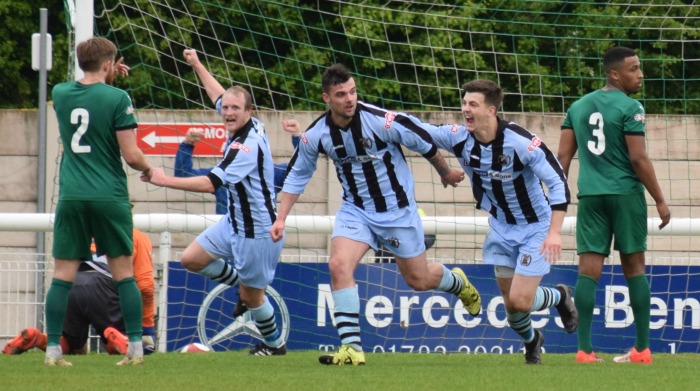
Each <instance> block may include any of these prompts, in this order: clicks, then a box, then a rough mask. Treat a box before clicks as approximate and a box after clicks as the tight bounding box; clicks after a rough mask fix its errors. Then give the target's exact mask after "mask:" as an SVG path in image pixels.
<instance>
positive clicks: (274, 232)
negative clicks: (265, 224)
mask: <svg viewBox="0 0 700 391" xmlns="http://www.w3.org/2000/svg"><path fill="white" fill-rule="evenodd" d="M283 236H284V220H282V219H279V218H278V219H277V220H275V223H274V224H272V227H271V228H270V237H271V238H272V241H273V242H279V241H280V239H282V237H283Z"/></svg>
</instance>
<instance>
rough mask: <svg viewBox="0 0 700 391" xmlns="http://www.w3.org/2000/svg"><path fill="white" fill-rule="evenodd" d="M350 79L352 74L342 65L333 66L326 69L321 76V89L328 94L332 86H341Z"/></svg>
mask: <svg viewBox="0 0 700 391" xmlns="http://www.w3.org/2000/svg"><path fill="white" fill-rule="evenodd" d="M350 78H352V74H351V73H350V71H349V70H348V68H346V67H345V65H343V64H333V65H331V66H329V67H328V68H326V70H325V71H324V72H323V76H321V88H322V89H323V92H325V93H328V91H329V90H330V88H331V87H332V86H334V85H338V84H343V83H345V82H347V81H348V80H350Z"/></svg>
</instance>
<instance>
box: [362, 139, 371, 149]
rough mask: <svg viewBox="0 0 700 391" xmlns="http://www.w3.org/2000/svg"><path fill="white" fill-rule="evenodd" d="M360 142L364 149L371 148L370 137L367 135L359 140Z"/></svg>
mask: <svg viewBox="0 0 700 391" xmlns="http://www.w3.org/2000/svg"><path fill="white" fill-rule="evenodd" d="M360 143H361V144H362V146H363V147H364V148H365V149H370V148H372V139H371V138H369V137H365V138H363V139H362V140H360Z"/></svg>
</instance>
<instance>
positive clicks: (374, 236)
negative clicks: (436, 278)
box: [331, 202, 425, 258]
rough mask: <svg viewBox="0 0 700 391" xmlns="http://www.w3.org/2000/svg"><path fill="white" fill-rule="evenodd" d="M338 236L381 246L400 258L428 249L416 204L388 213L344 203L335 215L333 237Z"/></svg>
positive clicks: (414, 255) (418, 253)
mask: <svg viewBox="0 0 700 391" xmlns="http://www.w3.org/2000/svg"><path fill="white" fill-rule="evenodd" d="M337 236H340V237H343V238H348V239H352V240H356V241H358V242H363V243H367V244H368V245H370V246H371V247H372V248H373V249H375V250H376V249H377V248H379V246H380V245H381V246H382V247H384V249H385V250H387V251H390V252H391V253H392V254H394V255H396V256H398V257H400V258H413V257H416V256H418V255H420V254H422V253H423V252H425V241H424V234H423V222H422V221H421V219H420V216H419V215H418V209H417V208H416V205H415V204H411V205H409V206H407V207H405V208H401V209H397V210H391V211H388V212H367V211H364V210H362V209H360V208H358V207H356V206H355V205H353V204H350V203H347V202H343V203H342V204H341V206H340V210H339V211H338V213H337V214H336V216H335V227H334V228H333V234H332V235H331V237H332V238H335V237H337Z"/></svg>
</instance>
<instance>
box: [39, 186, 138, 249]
mask: <svg viewBox="0 0 700 391" xmlns="http://www.w3.org/2000/svg"><path fill="white" fill-rule="evenodd" d="M133 229H134V219H133V216H132V215H131V204H130V203H129V201H128V200H127V201H124V202H117V201H79V200H69V201H65V200H63V201H59V202H58V205H57V206H56V221H55V222H54V231H53V232H54V235H53V256H54V258H58V259H81V260H84V259H92V252H91V251H90V244H91V243H92V240H93V239H94V240H95V245H96V246H97V251H98V252H99V253H100V254H106V255H107V256H108V257H119V256H123V255H131V254H132V252H133Z"/></svg>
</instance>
